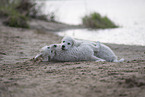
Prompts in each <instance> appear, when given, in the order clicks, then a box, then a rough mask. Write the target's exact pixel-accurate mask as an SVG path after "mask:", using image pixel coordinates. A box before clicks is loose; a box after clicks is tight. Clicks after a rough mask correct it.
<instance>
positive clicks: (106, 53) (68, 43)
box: [61, 36, 124, 62]
mask: <svg viewBox="0 0 145 97" xmlns="http://www.w3.org/2000/svg"><path fill="white" fill-rule="evenodd" d="M61 43H62V50H69V49H71V48H74V47H79V46H81V44H83V43H86V45H87V44H89V45H90V44H93V45H96V47H97V48H96V49H97V51H98V52H94V55H95V56H96V57H99V58H101V59H105V60H106V61H108V62H123V61H124V59H123V58H122V59H120V60H118V58H117V56H116V55H115V53H114V52H113V51H112V50H111V49H110V48H109V47H108V46H106V45H104V44H102V43H100V42H91V41H83V40H75V39H73V38H71V37H68V36H66V37H64V38H63V39H62V42H61Z"/></svg>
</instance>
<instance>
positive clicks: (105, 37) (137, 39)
mask: <svg viewBox="0 0 145 97" xmlns="http://www.w3.org/2000/svg"><path fill="white" fill-rule="evenodd" d="M48 10H49V12H51V11H54V12H56V15H57V16H59V17H57V20H58V21H60V22H64V23H68V24H80V23H81V17H82V16H84V15H85V14H89V13H90V12H94V11H96V12H99V13H100V14H101V15H103V16H104V15H106V16H108V17H109V18H110V19H111V20H112V21H114V22H115V23H116V24H117V25H119V26H120V27H119V28H115V29H100V30H88V29H74V30H67V31H64V32H59V33H58V34H59V35H61V36H64V35H69V36H73V37H75V38H79V39H86V40H93V41H101V42H105V43H116V44H127V45H142V46H145V0H52V1H49V0H48V1H45V4H44V10H43V12H44V13H48Z"/></svg>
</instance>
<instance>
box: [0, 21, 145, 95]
mask: <svg viewBox="0 0 145 97" xmlns="http://www.w3.org/2000/svg"><path fill="white" fill-rule="evenodd" d="M36 22H37V25H36V24H35V23H36ZM31 25H32V26H31V27H32V29H22V28H11V27H6V26H3V25H2V24H0V45H1V46H0V97H119V96H122V97H144V95H145V47H143V46H128V45H116V44H106V45H108V46H109V47H111V48H112V50H113V51H114V52H115V54H116V55H117V56H118V57H119V58H124V59H125V60H126V61H125V62H123V63H113V62H39V61H37V62H34V61H33V60H32V58H33V57H34V56H35V55H36V54H37V53H38V51H39V49H40V48H41V47H43V46H45V45H49V44H52V43H60V40H61V39H62V37H60V36H57V35H55V34H54V33H55V32H54V31H57V30H63V29H70V28H73V27H72V26H68V25H64V24H55V23H53V25H52V23H51V24H49V23H46V22H44V23H43V22H42V21H35V22H34V21H32V22H31ZM40 25H43V26H41V27H40ZM50 25H51V26H50ZM47 26H49V27H47ZM43 28H44V29H43ZM45 28H46V29H45ZM74 28H75V27H74Z"/></svg>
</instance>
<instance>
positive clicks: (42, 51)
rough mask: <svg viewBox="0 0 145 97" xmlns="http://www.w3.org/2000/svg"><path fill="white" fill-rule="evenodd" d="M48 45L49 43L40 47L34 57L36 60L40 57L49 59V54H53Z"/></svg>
mask: <svg viewBox="0 0 145 97" xmlns="http://www.w3.org/2000/svg"><path fill="white" fill-rule="evenodd" d="M50 47H51V45H50V46H44V47H42V48H41V49H40V53H39V54H37V55H36V56H35V58H34V59H35V60H36V59H38V58H40V57H41V58H42V59H43V60H42V61H49V60H50V59H51V56H53V54H54V53H53V51H52V50H51V48H50ZM50 55H51V56H50Z"/></svg>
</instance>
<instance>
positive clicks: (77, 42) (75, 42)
mask: <svg viewBox="0 0 145 97" xmlns="http://www.w3.org/2000/svg"><path fill="white" fill-rule="evenodd" d="M80 45H81V42H79V41H77V40H73V46H76V47H78V46H80Z"/></svg>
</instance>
